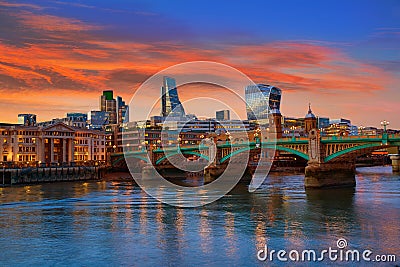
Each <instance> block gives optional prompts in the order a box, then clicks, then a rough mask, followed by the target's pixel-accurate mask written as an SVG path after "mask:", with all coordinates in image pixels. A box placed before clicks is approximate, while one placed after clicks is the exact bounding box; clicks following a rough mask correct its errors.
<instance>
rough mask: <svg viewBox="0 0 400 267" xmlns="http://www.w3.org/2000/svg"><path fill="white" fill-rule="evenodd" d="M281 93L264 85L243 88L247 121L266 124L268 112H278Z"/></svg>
mask: <svg viewBox="0 0 400 267" xmlns="http://www.w3.org/2000/svg"><path fill="white" fill-rule="evenodd" d="M281 96H282V91H281V89H279V88H278V87H275V86H272V85H266V84H257V85H248V86H246V88H245V99H246V111H247V119H248V120H250V121H256V120H257V121H259V122H260V123H267V122H268V115H269V112H270V110H272V109H274V108H276V109H278V110H280V106H281Z"/></svg>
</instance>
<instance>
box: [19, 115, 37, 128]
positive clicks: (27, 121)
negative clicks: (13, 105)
mask: <svg viewBox="0 0 400 267" xmlns="http://www.w3.org/2000/svg"><path fill="white" fill-rule="evenodd" d="M18 123H19V124H22V125H25V126H35V125H36V114H18Z"/></svg>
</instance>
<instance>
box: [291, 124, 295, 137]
mask: <svg viewBox="0 0 400 267" xmlns="http://www.w3.org/2000/svg"><path fill="white" fill-rule="evenodd" d="M290 129H291V130H292V139H294V130H295V129H296V127H295V126H292V127H290Z"/></svg>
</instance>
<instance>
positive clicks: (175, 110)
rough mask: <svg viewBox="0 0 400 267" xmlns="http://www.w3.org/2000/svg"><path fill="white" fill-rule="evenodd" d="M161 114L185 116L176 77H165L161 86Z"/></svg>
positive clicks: (164, 115)
mask: <svg viewBox="0 0 400 267" xmlns="http://www.w3.org/2000/svg"><path fill="white" fill-rule="evenodd" d="M161 105H162V112H161V116H163V117H167V116H172V117H184V116H185V110H184V109H183V106H182V104H181V101H180V100H179V97H178V90H177V88H176V82H175V79H174V78H170V77H166V76H165V77H164V81H163V86H162V87H161Z"/></svg>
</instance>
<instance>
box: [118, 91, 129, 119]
mask: <svg viewBox="0 0 400 267" xmlns="http://www.w3.org/2000/svg"><path fill="white" fill-rule="evenodd" d="M116 100H117V121H118V124H121V123H124V122H129V106H128V105H126V104H125V101H123V100H122V97H120V96H117V98H116Z"/></svg>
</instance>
